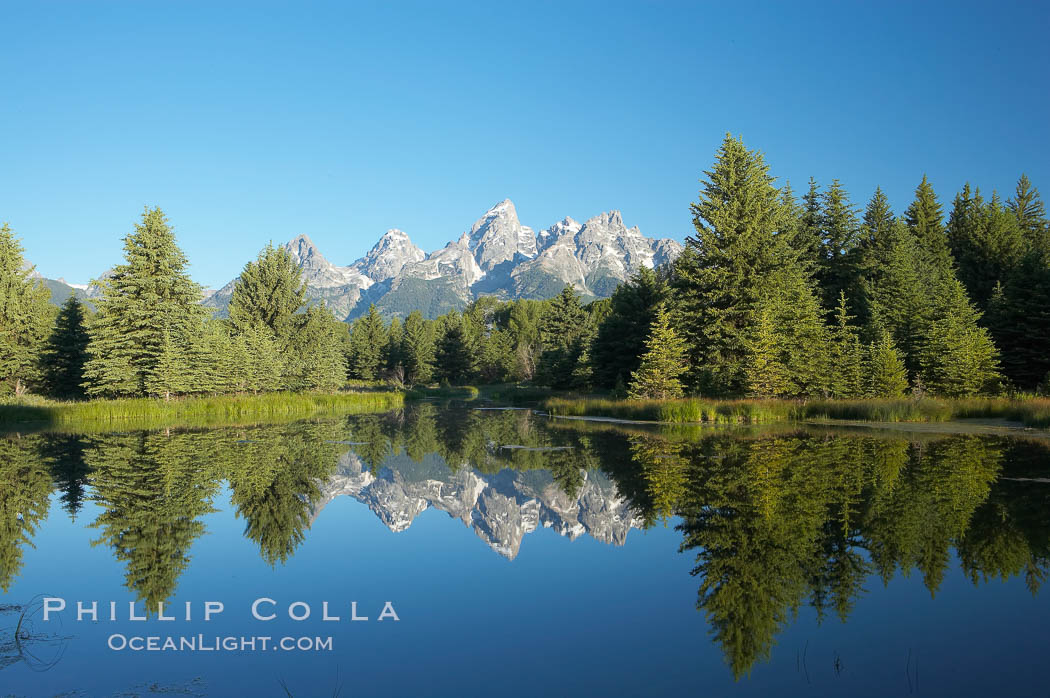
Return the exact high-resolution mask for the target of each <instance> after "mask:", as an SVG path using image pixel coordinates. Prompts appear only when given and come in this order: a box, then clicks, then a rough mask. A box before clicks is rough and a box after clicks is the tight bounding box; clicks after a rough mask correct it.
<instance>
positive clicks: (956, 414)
mask: <svg viewBox="0 0 1050 698" xmlns="http://www.w3.org/2000/svg"><path fill="white" fill-rule="evenodd" d="M544 406H545V407H546V409H547V411H548V412H549V413H550V414H552V415H555V416H562V417H569V416H572V417H583V416H587V417H613V418H617V419H631V420H643V421H653V422H674V423H685V422H708V423H716V424H763V423H769V422H781V421H803V420H846V421H865V422H948V421H952V420H958V419H987V420H1006V421H1009V422H1016V423H1018V424H1022V425H1024V426H1027V427H1033V428H1038V429H1045V428H1050V399H1048V398H1031V399H1026V400H1011V399H1006V398H967V399H959V400H950V399H943V398H923V399H920V400H915V399H904V400H875V399H873V400H814V401H808V402H806V401H792V400H708V399H703V398H683V399H679V400H609V399H591V398H581V399H567V398H551V399H549V400H547V401H545V402H544Z"/></svg>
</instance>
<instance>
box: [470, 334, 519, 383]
mask: <svg viewBox="0 0 1050 698" xmlns="http://www.w3.org/2000/svg"><path fill="white" fill-rule="evenodd" d="M480 344H481V348H480V353H479V357H478V373H479V376H480V378H481V380H482V381H484V382H486V383H502V382H504V381H506V380H508V379H509V378H510V376H511V375H512V374H513V372H514V344H513V340H512V339H511V335H510V332H508V331H507V330H499V329H497V330H492V331H491V332H490V333H489V334H488V336H486V337H484V338H483V339H482V340H481V342H480Z"/></svg>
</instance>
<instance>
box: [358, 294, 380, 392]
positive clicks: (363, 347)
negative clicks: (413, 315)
mask: <svg viewBox="0 0 1050 698" xmlns="http://www.w3.org/2000/svg"><path fill="white" fill-rule="evenodd" d="M386 343H387V333H386V326H385V324H384V323H383V318H382V317H380V315H379V311H378V310H377V309H376V306H375V304H374V303H373V304H371V305H370V306H368V314H367V315H363V316H361V317H359V318H358V319H357V320H356V321H355V322H354V327H353V330H352V331H351V333H350V352H351V355H350V365H351V367H352V368H353V373H354V376H355V377H356V378H360V379H361V380H366V381H370V380H375V379H376V378H378V377H379V374H380V372H381V369H382V365H383V350H384V348H385V347H386Z"/></svg>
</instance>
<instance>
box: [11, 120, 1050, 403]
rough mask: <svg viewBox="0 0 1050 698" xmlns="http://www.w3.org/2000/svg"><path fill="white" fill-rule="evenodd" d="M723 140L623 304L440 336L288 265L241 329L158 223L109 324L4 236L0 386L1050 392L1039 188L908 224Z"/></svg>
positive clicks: (1023, 183) (1047, 244)
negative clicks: (215, 307)
mask: <svg viewBox="0 0 1050 698" xmlns="http://www.w3.org/2000/svg"><path fill="white" fill-rule="evenodd" d="M775 182H776V180H775V178H774V177H773V176H772V175H771V174H770V171H769V166H768V165H767V164H766V163H765V160H764V158H763V156H762V154H761V153H759V152H757V151H753V150H748V149H747V148H746V147H745V146H744V144H743V142H742V141H741V140H740V139H739V138H734V137H732V136H729V135H727V136H726V138H725V140H724V141H723V143H722V146H721V147H720V149H719V151H718V153H717V155H716V160H715V163H714V165H713V166H712V168H711V170H710V171H708V172H705V179H704V180H703V182H702V188H701V190H700V196H699V200H698V201H697V202H696V203H694V204H692V213H693V222H694V227H695V233H694V234H693V235H692V236H690V237H689V238H687V240H686V245H685V249H684V251H683V253H682V254H681V255H680V256H679V257H678V259H677V260H675V262H673V263H672V264H671V265H669V266H667V267H663V268H659V269H655V270H650V269H642V270H640V271H639V272H638V273H637V274H635V275H634V276H633V277H632V278H630V279H629V280H628V281H626V282H625V283H623V284H621V285H620V286H619V287H617V288H616V290H615V291H614V292H613V295H612V297H611V298H608V299H601V300H594V301H591V302H587V303H585V302H584V300H583V299H582V298H581V297H580V295H579V294H578V293H577V292H576V291H575V290H574V289H573V287H572V286H571V285H568V286H566V287H565V288H564V289H563V290H562V291H561V293H560V294H558V295H557V296H555V297H554V298H551V299H549V300H542V301H541V300H517V301H501V300H499V299H497V298H495V297H481V298H479V299H477V300H475V301H474V302H472V303H470V304H469V305H468V306H467V307H466V308H465V309H464V310H463V311H455V310H454V311H450V312H448V313H446V314H445V315H442V316H440V317H438V318H436V319H434V320H430V319H427V318H425V317H424V316H423V314H422V312H420V311H419V310H416V311H413V312H411V313H410V314H408V316H407V317H405V318H404V320H401V319H400V318H394V319H393V320H391V321H390V322H389V323H388V322H387V321H386V320H385V319H384V318H383V317H382V316H381V315H380V314H379V312H378V310H377V309H376V308H375V307H374V306H372V307H370V308H369V311H368V313H366V314H364V315H363V316H362V317H360V318H358V319H357V320H356V321H354V322H353V323H352V325H347V324H345V323H342V322H339V321H338V320H336V318H335V317H333V316H332V314H331V313H330V312H329V311H328V310H327V309H325V308H324V307H323V306H320V305H316V304H311V303H309V302H308V301H307V300H306V296H305V285H304V283H303V281H302V279H301V278H300V275H299V271H298V269H297V268H296V267H295V264H294V262H293V260H292V259H291V257H290V255H289V254H288V253H287V252H286V251H285V250H283V249H281V248H274V247H273V246H272V245H270V246H268V247H267V248H266V249H264V250H263V251H262V252H261V253H260V255H259V257H258V259H257V260H255V261H253V262H251V263H249V264H248V265H246V266H245V268H244V270H243V272H242V273H241V276H240V278H239V280H238V282H237V286H236V288H235V290H234V293H233V297H232V300H231V303H230V308H229V318H227V319H219V318H212V317H209V316H208V311H207V310H206V309H204V308H203V307H201V305H200V303H199V301H200V297H201V289H200V287H199V286H197V285H196V284H194V283H193V282H192V281H191V280H190V279H189V276H188V275H187V273H186V269H185V268H186V259H185V257H184V255H183V254H182V252H181V251H180V250H179V248H178V247H177V246H176V244H175V239H174V235H173V233H172V231H171V227H170V225H169V224H168V222H167V219H166V218H165V217H164V214H163V213H162V212H161V211H160V210H159V209H147V210H146V212H145V213H144V214H143V216H142V221H141V222H140V223H139V224H137V225H136V228H135V231H134V232H133V233H132V234H131V235H129V236H128V237H127V238H126V239H125V263H124V264H122V265H120V266H118V267H117V268H116V270H115V272H114V274H113V276H112V277H111V278H110V279H108V280H106V281H105V282H103V286H102V297H101V298H100V299H99V300H98V302H97V306H98V309H97V312H96V313H95V314H94V315H91V314H90V313H87V312H86V310H85V308H84V307H83V306H82V305H81V304H80V303H79V302H78V301H77V300H76V299H70V300H69V301H67V303H66V304H65V305H64V306H63V307H62V308H61V309H60V310H59V311H58V313H57V315H56V314H55V311H54V310H53V309H52V308H51V307H50V305H49V304H48V296H47V290H46V288H44V287H43V285H42V284H40V283H39V282H34V281H33V280H32V279H30V278H29V275H28V271H26V269H25V268H24V262H23V260H22V256H21V248H20V247H19V245H18V242H17V240H15V239H14V237H13V234H12V233H11V231H10V229H9V228H8V227H7V226H6V225H5V226H4V227H3V228H2V229H0V293H2V294H3V295H2V301H3V302H2V305H0V349H2V353H0V385H3V386H4V387H5V389H6V390H7V391H9V392H15V393H20V392H23V391H25V390H27V389H31V390H34V391H38V392H45V393H49V394H52V395H55V396H60V397H82V396H88V397H92V396H127V395H160V396H170V395H173V394H193V393H228V392H246V391H247V392H262V391H270V390H304V389H333V388H336V387H338V386H340V385H342V384H343V382H344V381H345V380H346V379H357V380H364V381H372V380H392V381H394V382H397V383H401V384H405V385H420V384H424V385H425V384H430V383H433V382H447V383H450V384H457V383H458V384H462V383H473V382H482V383H500V382H508V381H513V382H531V383H534V384H538V385H544V386H549V387H552V388H556V389H571V390H580V391H584V390H595V389H597V390H609V391H613V392H615V393H617V394H621V395H625V396H632V397H648V398H669V397H677V396H680V395H683V394H685V393H690V394H702V395H707V396H716V397H717V396H745V395H746V396H755V397H816V396H819V397H840V398H862V397H900V396H902V395H904V394H905V393H906V392H908V391H912V392H914V393H916V394H920V395H921V394H923V393H925V392H930V393H934V394H940V395H945V396H950V397H957V396H970V395H977V394H995V393H1004V392H1011V391H1023V392H1032V391H1041V392H1047V391H1048V390H1050V352H1047V351H1046V347H1047V346H1050V224H1048V220H1047V217H1046V210H1045V205H1044V203H1043V201H1042V199H1041V198H1040V196H1039V193H1038V190H1036V189H1035V188H1034V187H1033V186H1032V184H1031V182H1030V181H1029V180H1028V178H1027V177H1025V176H1023V175H1022V176H1021V178H1020V180H1019V181H1018V183H1017V187H1016V190H1015V192H1014V193H1013V195H1012V196H1011V197H1010V198H1008V199H1007V200H1006V201H1003V200H1002V199H1001V198H1000V197H999V195H998V194H997V193H995V192H993V193H992V195H991V196H990V197H986V196H985V195H983V194H982V193H981V192H980V190H978V189H975V188H972V187H971V186H970V185H969V184H967V185H966V187H965V188H964V189H963V190H962V191H961V192H959V193H958V194H957V195H956V196H955V198H954V200H953V203H952V206H951V209H950V210H949V211H948V213H947V217H946V216H945V212H944V207H943V205H942V204H941V202H940V201H939V199H938V197H937V195H936V194H935V192H934V191H933V187H932V186H931V185H930V183H929V182H928V180H927V179H926V178H925V177H923V179H922V181H921V182H920V184H919V186H918V187H917V188H916V191H915V198H914V200H913V201H912V202H911V203H910V205H909V206H908V207H907V209H906V210H905V211H904V213H903V214H902V215H896V214H894V212H893V211H892V210H891V208H890V205H889V202H888V200H887V197H886V196H885V194H884V193H883V192H882V191H881V189H876V191H875V193H874V195H873V196H872V197H871V199H870V201H869V202H868V204H867V206H866V207H865V208H864V210H863V211H861V210H860V209H859V208H858V207H857V206H856V205H854V204H853V203H852V202H851V201H850V198H849V196H848V193H847V192H846V190H845V188H844V187H843V186H842V185H841V183H840V182H839V181H838V180H832V182H831V183H830V184H829V185H828V186H827V187H824V188H821V187H820V186H819V185H818V184H817V183H816V182H815V181H814V180H812V179H811V180H810V182H809V187H808V190H807V191H806V192H805V193H804V194H803V195H802V196H801V197H796V196H795V194H794V192H793V191H792V189H791V187H790V185H789V184H787V185H785V186H783V187H777V186H776V184H775Z"/></svg>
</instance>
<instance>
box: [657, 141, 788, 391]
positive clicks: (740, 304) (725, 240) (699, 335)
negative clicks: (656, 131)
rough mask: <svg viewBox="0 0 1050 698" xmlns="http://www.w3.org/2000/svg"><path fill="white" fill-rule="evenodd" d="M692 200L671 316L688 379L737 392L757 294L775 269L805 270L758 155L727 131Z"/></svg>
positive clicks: (706, 386)
mask: <svg viewBox="0 0 1050 698" xmlns="http://www.w3.org/2000/svg"><path fill="white" fill-rule="evenodd" d="M706 175H707V179H706V180H705V181H704V183H703V189H702V190H701V192H700V200H699V202H698V203H695V204H693V206H692V210H693V216H694V225H695V227H696V235H695V236H692V237H690V238H688V239H687V241H686V249H685V250H684V251H683V252H682V254H681V255H680V256H679V257H678V259H677V260H676V262H675V265H674V277H673V282H672V285H673V297H674V298H675V303H676V308H675V314H674V316H675V321H676V326H677V328H678V329H679V330H680V331H681V333H682V335H683V336H684V338H685V340H686V343H687V346H688V347H689V348H690V353H691V356H690V359H691V365H692V366H693V368H694V372H693V375H692V383H693V384H694V385H695V386H697V387H698V388H700V389H701V390H702V391H704V392H710V393H721V394H725V393H734V392H736V393H739V392H742V391H743V390H744V389H745V387H746V384H747V377H746V374H745V365H746V363H747V361H748V354H749V348H748V337H749V334H750V332H751V326H752V324H753V323H754V320H755V318H756V317H757V316H756V314H755V310H756V308H757V304H758V301H759V299H761V298H762V297H763V296H765V295H766V294H767V293H768V289H769V287H770V285H771V283H775V282H773V281H772V280H773V278H774V277H776V276H778V275H779V276H781V278H784V275H794V276H795V277H797V278H803V279H804V278H805V272H804V271H803V270H802V269H801V267H800V266H799V264H798V260H797V253H795V252H794V251H793V250H792V249H791V248H790V247H789V246H788V245H787V244H786V241H785V240H784V239H783V238H782V237H778V232H779V231H780V230H782V229H783V227H784V226H785V225H789V224H790V223H789V222H785V218H786V214H785V211H784V207H783V204H782V200H781V197H780V192H778V191H777V189H776V188H775V187H774V186H773V178H772V177H771V176H770V175H769V168H768V166H767V165H766V164H765V162H764V160H763V159H762V156H761V155H760V154H759V153H757V152H753V151H749V150H747V149H746V148H745V147H744V144H743V143H742V142H741V141H740V140H738V139H735V138H733V137H732V136H729V135H728V134H727V135H726V138H725V140H724V141H723V143H722V146H721V148H720V149H719V151H718V155H717V159H716V162H715V166H714V168H713V169H712V170H711V171H709V172H707V173H706Z"/></svg>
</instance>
